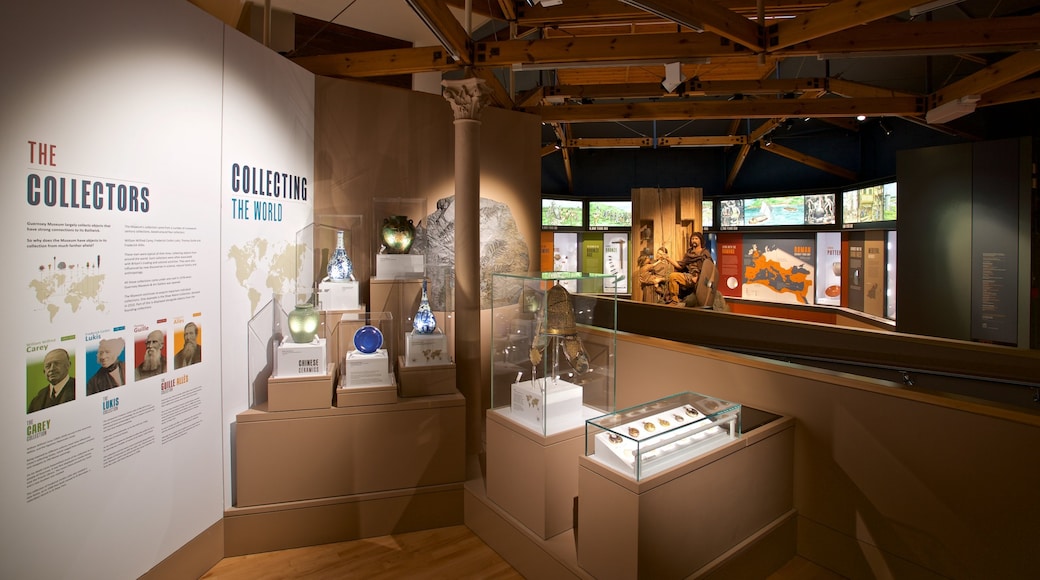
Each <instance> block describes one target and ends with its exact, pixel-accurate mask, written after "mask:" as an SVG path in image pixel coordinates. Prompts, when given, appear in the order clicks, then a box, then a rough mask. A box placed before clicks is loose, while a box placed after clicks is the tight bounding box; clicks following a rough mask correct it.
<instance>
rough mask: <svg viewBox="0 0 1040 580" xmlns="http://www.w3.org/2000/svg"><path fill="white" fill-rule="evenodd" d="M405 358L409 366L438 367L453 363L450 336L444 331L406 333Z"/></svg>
mask: <svg viewBox="0 0 1040 580" xmlns="http://www.w3.org/2000/svg"><path fill="white" fill-rule="evenodd" d="M404 360H405V362H407V363H408V366H409V367H424V366H425V367H436V366H442V365H446V364H449V363H451V355H450V354H449V352H448V336H447V335H446V334H444V333H434V334H419V333H418V332H413V331H409V332H406V333H404Z"/></svg>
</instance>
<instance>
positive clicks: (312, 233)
mask: <svg viewBox="0 0 1040 580" xmlns="http://www.w3.org/2000/svg"><path fill="white" fill-rule="evenodd" d="M362 222H363V220H362V217H361V216H360V215H322V216H317V217H316V218H315V222H314V223H312V224H309V225H308V226H306V227H304V228H303V229H301V230H300V231H298V232H297V233H296V248H297V251H296V256H297V264H296V266H297V267H296V272H298V273H299V278H298V281H297V285H296V292H297V294H299V295H301V297H303V298H304V299H305V300H307V301H310V302H312V303H313V304H314V306H315V308H317V309H318V310H358V309H360V308H361V305H360V304H359V288H358V281H357V277H356V276H355V274H354V273H355V266H356V264H355V262H354V260H355V259H356V258H357V257H358V255H357V252H358V249H359V248H360V246H361V239H360V236H361V232H362V229H361V228H362ZM330 263H331V268H330ZM310 294H314V296H313V297H310V296H309V295H310Z"/></svg>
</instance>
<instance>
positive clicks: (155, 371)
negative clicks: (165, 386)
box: [134, 330, 166, 381]
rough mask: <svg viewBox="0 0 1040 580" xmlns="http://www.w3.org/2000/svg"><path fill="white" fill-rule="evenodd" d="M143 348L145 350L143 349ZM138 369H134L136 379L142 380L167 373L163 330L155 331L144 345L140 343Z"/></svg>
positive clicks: (138, 346) (147, 337) (146, 339)
mask: <svg viewBox="0 0 1040 580" xmlns="http://www.w3.org/2000/svg"><path fill="white" fill-rule="evenodd" d="M142 346H143V348H142ZM137 352H139V353H140V356H139V357H138V361H140V362H139V363H138V364H137V367H135V368H134V379H135V380H138V381H139V380H141V379H147V378H149V377H154V376H156V375H160V374H162V373H164V372H166V335H165V334H164V333H163V331H161V330H153V331H151V332H149V333H148V336H146V337H145V339H144V342H143V344H142V343H140V342H139V343H138V345H137Z"/></svg>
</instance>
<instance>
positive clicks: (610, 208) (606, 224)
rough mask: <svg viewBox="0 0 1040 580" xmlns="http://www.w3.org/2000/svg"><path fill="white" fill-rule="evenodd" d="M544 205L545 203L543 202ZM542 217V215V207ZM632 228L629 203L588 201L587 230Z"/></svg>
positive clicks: (630, 204)
mask: <svg viewBox="0 0 1040 580" xmlns="http://www.w3.org/2000/svg"><path fill="white" fill-rule="evenodd" d="M542 203H543V204H544V203H545V201H544V200H543V201H542ZM542 207H543V215H544V207H545V206H544V205H543V206H542ZM630 227H632V202H631V201H590V202H589V229H590V230H597V229H607V228H630Z"/></svg>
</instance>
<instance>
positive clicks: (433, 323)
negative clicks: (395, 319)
mask: <svg viewBox="0 0 1040 580" xmlns="http://www.w3.org/2000/svg"><path fill="white" fill-rule="evenodd" d="M412 330H414V331H415V332H416V333H417V334H433V331H435V330H437V318H436V317H435V316H434V315H433V311H432V310H430V299H429V297H427V295H426V279H425V278H423V281H422V298H420V299H419V310H417V311H416V313H415V317H414V318H412Z"/></svg>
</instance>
